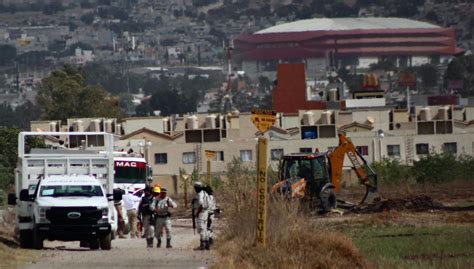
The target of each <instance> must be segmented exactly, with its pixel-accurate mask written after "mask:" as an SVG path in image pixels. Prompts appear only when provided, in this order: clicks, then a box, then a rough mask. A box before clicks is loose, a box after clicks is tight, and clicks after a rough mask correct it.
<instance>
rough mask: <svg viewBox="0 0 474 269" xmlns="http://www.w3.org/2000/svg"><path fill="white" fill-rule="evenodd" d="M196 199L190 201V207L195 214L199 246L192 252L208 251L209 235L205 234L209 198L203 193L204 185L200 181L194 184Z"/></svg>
mask: <svg viewBox="0 0 474 269" xmlns="http://www.w3.org/2000/svg"><path fill="white" fill-rule="evenodd" d="M194 190H195V191H196V197H195V198H194V199H193V201H192V206H193V209H194V211H195V212H196V213H195V214H196V219H197V231H198V233H199V239H200V242H201V243H200V245H199V247H197V248H195V249H194V250H209V249H210V245H209V234H208V232H207V218H208V214H209V211H208V209H209V197H208V195H207V193H206V192H205V191H204V184H202V182H200V181H196V182H194Z"/></svg>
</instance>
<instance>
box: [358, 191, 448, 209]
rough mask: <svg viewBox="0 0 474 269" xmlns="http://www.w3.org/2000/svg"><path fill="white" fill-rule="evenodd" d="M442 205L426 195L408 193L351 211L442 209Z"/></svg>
mask: <svg viewBox="0 0 474 269" xmlns="http://www.w3.org/2000/svg"><path fill="white" fill-rule="evenodd" d="M442 208H443V205H442V204H441V203H439V202H436V201H434V200H433V198H431V197H430V196H428V195H424V194H418V195H410V196H407V197H404V198H397V199H383V200H380V201H377V202H374V203H372V204H369V205H363V206H360V207H357V208H355V209H354V210H353V211H354V212H357V213H374V212H383V211H387V210H397V211H403V210H410V211H425V210H429V209H442Z"/></svg>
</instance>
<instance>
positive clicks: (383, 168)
mask: <svg viewBox="0 0 474 269" xmlns="http://www.w3.org/2000/svg"><path fill="white" fill-rule="evenodd" d="M371 166H372V168H373V169H374V171H375V173H376V174H377V178H378V182H379V183H381V184H384V185H396V184H400V183H404V182H407V183H408V182H411V181H412V177H411V167H410V166H409V165H407V164H405V163H403V162H402V161H400V160H399V159H389V158H384V159H383V160H382V161H381V162H374V163H372V165H371Z"/></svg>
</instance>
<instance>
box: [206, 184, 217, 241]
mask: <svg viewBox="0 0 474 269" xmlns="http://www.w3.org/2000/svg"><path fill="white" fill-rule="evenodd" d="M203 189H204V191H205V192H206V193H207V195H208V202H209V208H208V210H207V212H208V217H207V236H208V240H209V246H212V244H214V229H213V225H212V224H213V223H215V218H214V215H215V213H216V211H217V204H216V199H215V198H214V191H213V190H212V188H211V186H209V185H207V186H204V188H203Z"/></svg>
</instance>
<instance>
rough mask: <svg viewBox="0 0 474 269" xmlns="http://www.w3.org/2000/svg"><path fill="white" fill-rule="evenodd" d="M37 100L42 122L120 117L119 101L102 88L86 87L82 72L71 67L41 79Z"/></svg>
mask: <svg viewBox="0 0 474 269" xmlns="http://www.w3.org/2000/svg"><path fill="white" fill-rule="evenodd" d="M37 101H38V104H39V105H40V107H41V110H42V114H41V118H42V119H45V120H47V119H55V120H66V119H68V118H74V117H109V118H120V116H121V113H120V109H119V106H118V102H117V101H116V100H114V99H112V98H110V97H109V96H107V93H106V92H105V91H104V89H103V88H102V87H100V86H90V85H87V84H86V83H85V79H84V77H83V75H82V73H81V72H79V71H78V70H77V69H75V68H73V67H71V66H65V67H64V68H63V69H61V70H56V71H54V72H52V73H51V75H50V76H48V77H46V78H45V79H43V81H42V83H41V86H40V88H39V91H38V96H37Z"/></svg>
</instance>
